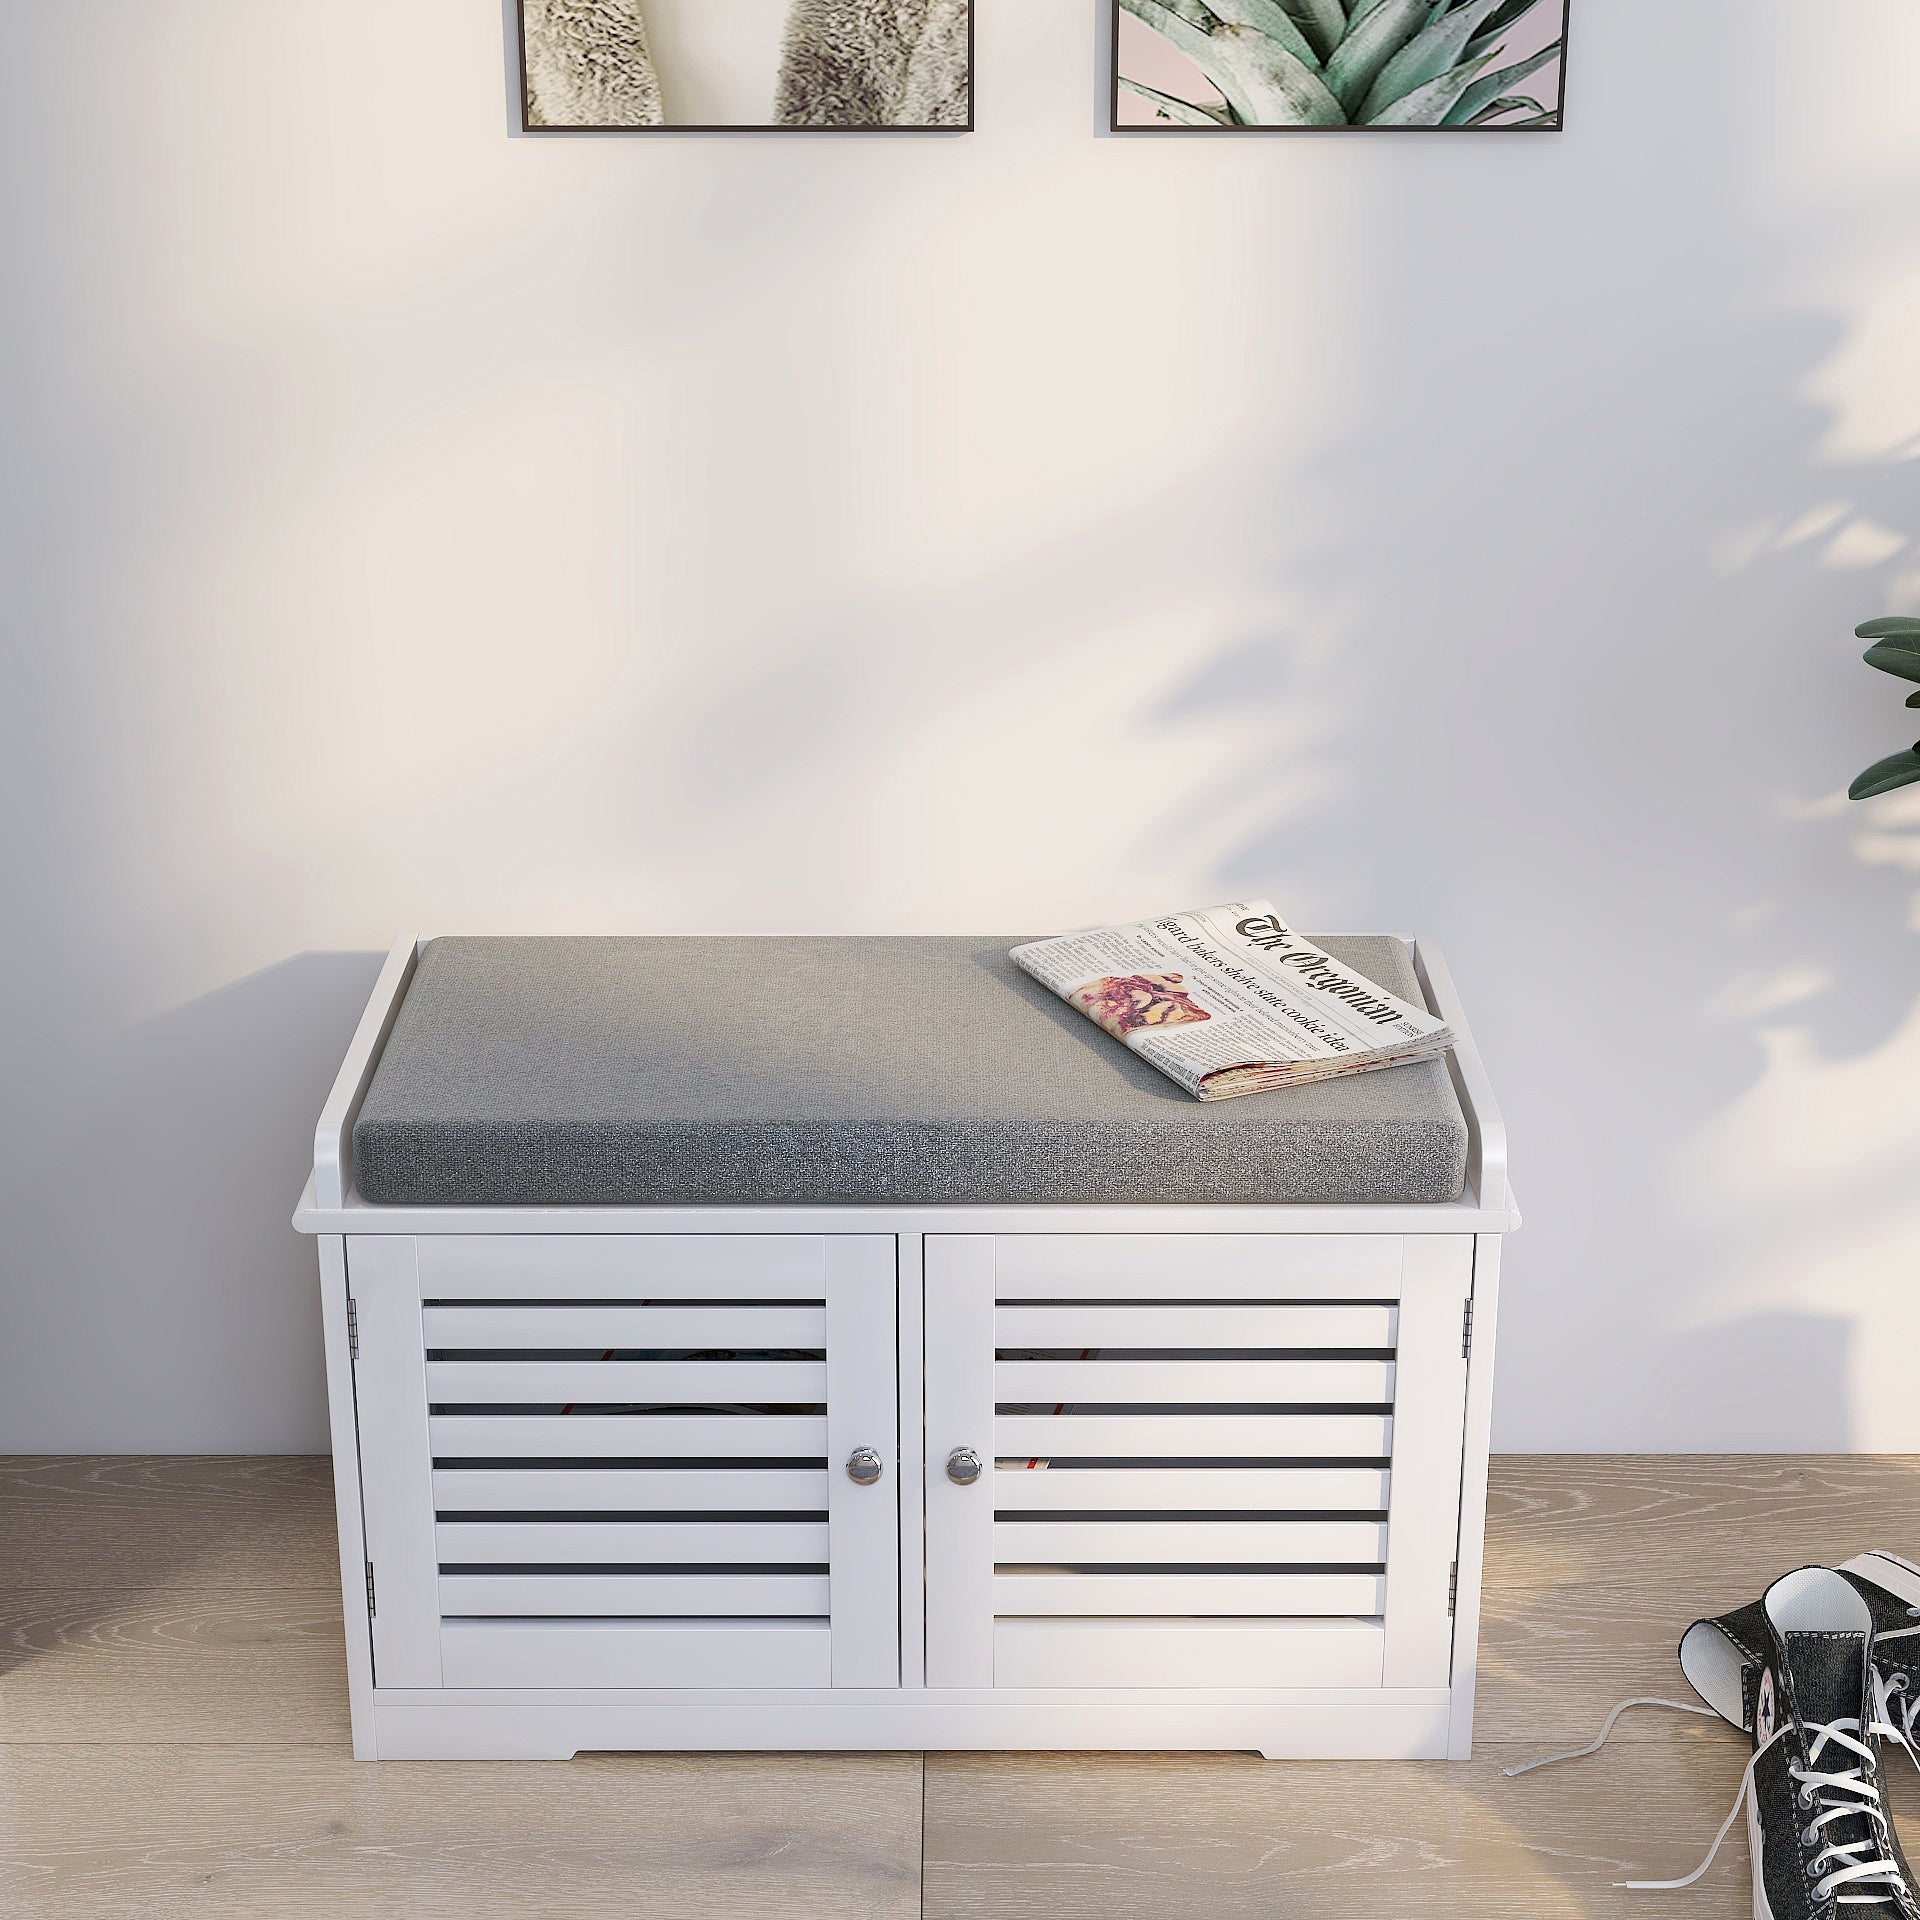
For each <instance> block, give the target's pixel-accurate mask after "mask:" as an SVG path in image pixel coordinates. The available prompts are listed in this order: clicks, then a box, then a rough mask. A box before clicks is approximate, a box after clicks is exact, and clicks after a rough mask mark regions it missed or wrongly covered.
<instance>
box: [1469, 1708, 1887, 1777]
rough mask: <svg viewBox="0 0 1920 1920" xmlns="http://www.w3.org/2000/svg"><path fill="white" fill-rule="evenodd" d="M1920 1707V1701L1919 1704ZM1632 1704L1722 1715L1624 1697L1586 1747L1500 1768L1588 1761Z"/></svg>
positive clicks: (1513, 1770) (1523, 1769)
mask: <svg viewBox="0 0 1920 1920" xmlns="http://www.w3.org/2000/svg"><path fill="white" fill-rule="evenodd" d="M1915 1705H1916V1707H1917V1708H1920V1702H1916V1703H1915ZM1629 1707H1671V1708H1672V1709H1673V1710H1674V1712H1675V1713H1698V1714H1703V1715H1704V1716H1705V1717H1706V1718H1707V1719H1709V1720H1718V1719H1719V1718H1720V1716H1719V1715H1718V1714H1717V1713H1715V1712H1714V1710H1713V1709H1712V1708H1711V1707H1696V1706H1694V1705H1693V1704H1692V1703H1691V1702H1689V1701H1686V1700H1656V1699H1654V1698H1652V1696H1651V1695H1648V1696H1644V1697H1642V1698H1640V1699H1637V1700H1622V1701H1621V1702H1620V1704H1619V1705H1618V1706H1617V1707H1615V1708H1614V1710H1613V1711H1612V1712H1611V1713H1610V1714H1608V1715H1607V1718H1606V1723H1605V1725H1603V1726H1602V1727H1601V1729H1600V1731H1599V1732H1598V1733H1597V1734H1595V1735H1594V1737H1593V1738H1592V1739H1591V1740H1590V1741H1589V1742H1588V1743H1587V1744H1586V1745H1585V1746H1584V1747H1575V1748H1574V1749H1573V1751H1572V1752H1571V1753H1543V1754H1542V1755H1541V1756H1540V1758H1539V1759H1538V1760H1522V1761H1521V1762H1520V1764H1519V1765H1518V1766H1517V1767H1502V1768H1501V1769H1500V1771H1501V1772H1502V1773H1504V1774H1505V1775H1506V1776H1507V1778H1508V1779H1509V1780H1511V1779H1513V1778H1515V1776H1516V1775H1519V1774H1522V1773H1531V1772H1532V1771H1533V1770H1534V1768H1535V1767H1557V1766H1558V1765H1559V1764H1560V1762H1561V1761H1562V1760H1584V1759H1585V1758H1586V1757H1587V1755H1588V1754H1590V1753H1598V1752H1599V1751H1600V1749H1601V1748H1602V1747H1604V1746H1605V1745H1606V1744H1607V1736H1608V1735H1609V1734H1610V1733H1611V1732H1612V1731H1613V1724H1614V1722H1615V1721H1616V1720H1618V1719H1619V1718H1620V1716H1621V1715H1622V1714H1623V1713H1625V1712H1626V1711H1627V1709H1628V1708H1629ZM1916 1764H1920V1762H1917V1763H1916Z"/></svg>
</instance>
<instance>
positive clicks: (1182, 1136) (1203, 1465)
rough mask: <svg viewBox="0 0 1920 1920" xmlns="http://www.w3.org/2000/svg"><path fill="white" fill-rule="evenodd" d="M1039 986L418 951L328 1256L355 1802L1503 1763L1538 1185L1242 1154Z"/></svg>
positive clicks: (1346, 1145) (1248, 1120) (1196, 1110)
mask: <svg viewBox="0 0 1920 1920" xmlns="http://www.w3.org/2000/svg"><path fill="white" fill-rule="evenodd" d="M1013 944H1014V938H1013V937H1011V936H1009V937H1006V938H996V939H978V940H932V939H928V940H909V939H896V940H851V939H850V940H784V939H783V940H700V941H672V940H653V939H603V940H561V939H553V940H537V939H522V940H490V939H449V940H434V941H428V942H421V943H416V942H414V941H412V940H403V941H402V942H400V943H399V944H398V945H397V946H396V947H395V948H394V950H393V952H392V954H391V955H390V956H389V958H388V961H387V963H386V966H385V968H384V970H383V972H382V973H381V976H380V980H379V983H378V985H377V987H376V988H375V991H374V996H373V999H372V1002H371V1003H370V1004H369V1006H368V1009H367V1012H366V1015H365V1018H364V1019H363V1020H362V1022H361V1025H360V1029H359V1031H358V1033H357V1034H356V1035H355V1037H354V1041H353V1046H352V1049H351V1051H350V1052H349V1054H348V1056H347V1060H346V1063H345V1065H344V1066H343V1067H342V1069H341V1073H340V1077H339V1080H338V1082H337V1083H336V1085H335V1087H334V1090H333V1094H332V1096H331V1098H330V1099H329V1101H328V1104H327V1108H326V1111H325V1114H324V1116H323V1117H322V1120H321V1122H320V1127H319V1130H318V1134H317V1136H316V1141H315V1154H314V1170H313V1178H312V1181H311V1183H310V1185H309V1187H308V1189H307V1192H306V1194H305V1195H304V1197H303V1198H302V1201H301V1204H300V1209H299V1212H298V1213H297V1215H296V1216H295V1224H296V1226H298V1227H299V1228H300V1229H301V1230H302V1231H303V1232H308V1233H312V1234H314V1235H315V1236H317V1240H318V1245H319V1249H320V1264H321V1280H322V1297H323V1305H324V1315H325V1326H326V1347H327V1371H328V1391H329V1403H330V1407H331V1414H332V1430H333V1448H334V1485H335V1496H336V1500H337V1504H338V1510H339V1526H340V1554H341V1565H342V1570H343V1577H344V1585H345V1591H346V1600H347V1647H348V1677H349V1684H350V1691H351V1697H352V1710H353V1736H354V1751H355V1753H356V1754H358V1755H359V1756H361V1757H362V1758H367V1759H373V1758H380V1759H442V1758H474V1759H508V1758H536V1757H546V1758H564V1757H567V1756H570V1755H572V1754H574V1753H576V1752H579V1751H581V1750H583V1749H703V1748H704V1749H714V1748H748V1747H751V1748H810V1749H825V1748H842V1749H847V1748H857V1749H869V1750H870V1749H876V1748H927V1747H931V1748H1015V1747H1045V1748H1064V1747H1082V1748H1174V1747H1219V1748H1242V1749H1252V1750H1255V1751H1258V1752H1260V1753H1263V1754H1266V1755H1267V1756H1269V1757H1270V1758H1283V1757H1284V1758H1372V1757H1378V1758H1442V1757H1447V1756H1452V1757H1456V1758H1457V1757H1463V1756H1465V1754H1466V1753H1467V1752H1468V1749H1469V1745H1470V1742H1471V1738H1472V1723H1473V1682H1474V1653H1475V1638H1476V1628H1477V1622H1478V1593H1479V1580H1480V1547H1481V1534H1482V1525H1483V1519H1484V1512H1485V1496H1486V1466H1487V1431H1488V1415H1489V1407H1490V1399H1491V1391H1492V1379H1491V1376H1492V1359H1493V1324H1494V1304H1495V1298H1496V1285H1497V1274H1498V1264H1499V1261H1498V1256H1499V1246H1500V1237H1501V1235H1503V1234H1504V1233H1506V1232H1508V1231H1509V1230H1511V1229H1512V1228H1513V1227H1515V1226H1517V1225H1518V1216H1517V1215H1516V1214H1515V1213H1514V1211H1513V1208H1512V1205H1511V1202H1510V1199H1509V1196H1508V1190H1507V1181H1506V1156H1505V1145H1504V1137H1503V1134H1502V1132H1501V1128H1500V1123H1499V1120H1498V1117H1497V1115H1496V1113H1495V1111H1494V1108H1493V1103H1492V1101H1491V1099H1490V1097H1489V1094H1488V1090H1487V1087H1486V1084H1485V1081H1484V1079H1483V1077H1482V1074H1481V1070H1480V1067H1479V1063H1478V1061H1477V1059H1476V1057H1475V1055H1474V1052H1473V1048H1472V1044H1471V1042H1470V1040H1469V1039H1468V1038H1467V1033H1466V1026H1465V1022H1464V1019H1463V1016H1462V1013H1461V1010H1460V1007H1459V1005H1458V1004H1457V1002H1456V1001H1455V999H1454V995H1453V990H1452V987H1451V985H1450V983H1449V981H1448V979H1447V976H1446V973H1445V970H1444V968H1443V967H1442V966H1441V964H1440V962H1439V960H1438V958H1437V956H1436V955H1435V954H1434V953H1433V952H1432V951H1431V950H1430V949H1424V948H1421V947H1418V946H1414V945H1409V944H1408V943H1404V942H1400V941H1395V940H1390V939H1387V938H1385V937H1383V936H1352V937H1349V938H1346V939H1341V938H1336V937H1332V936H1328V937H1326V938H1325V939H1324V941H1323V944H1324V945H1326V946H1327V947H1328V948H1329V950H1331V951H1332V952H1334V953H1335V954H1336V955H1337V956H1339V957H1341V958H1344V959H1346V960H1348V961H1349V962H1350V963H1352V964H1354V965H1356V966H1357V967H1359V968H1360V969H1361V970H1362V971H1364V972H1366V973H1368V974H1370V975H1371V976H1372V977H1374V978H1376V979H1378V980H1380V981H1381V983H1382V984H1384V985H1386V986H1389V987H1391V988H1392V989H1393V990H1394V991H1396V992H1400V993H1402V994H1404V995H1405V997H1407V998H1410V999H1415V1000H1424V1002H1425V1003H1426V1004H1427V1005H1429V1006H1430V1007H1432V1008H1433V1010H1434V1011H1435V1012H1437V1013H1439V1014H1441V1015H1443V1016H1444V1017H1445V1018H1446V1019H1447V1020H1448V1021H1449V1022H1450V1023H1451V1025H1452V1026H1453V1028H1454V1030H1455V1032H1456V1033H1457V1034H1458V1035H1459V1036H1460V1043H1459V1045H1458V1046H1457V1047H1456V1049H1455V1050H1454V1052H1453V1054H1452V1055H1451V1056H1450V1058H1449V1060H1448V1062H1447V1063H1446V1065H1445V1066H1444V1067H1442V1066H1440V1065H1438V1064H1435V1065H1430V1066H1426V1067H1407V1068H1397V1069H1393V1070H1391V1071H1388V1072H1382V1073H1373V1074H1366V1075H1361V1076H1357V1077H1355V1078H1353V1079H1350V1080H1346V1081H1340V1082H1330V1083H1322V1084H1319V1085H1315V1086H1309V1087H1303V1088H1296V1089H1291V1090H1288V1091H1285V1092H1278V1093H1270V1094H1263V1095H1255V1096H1252V1097H1249V1098H1246V1099H1241V1100H1233V1101H1225V1102H1220V1103H1211V1104H1206V1105H1202V1104H1200V1103H1198V1102H1195V1101H1191V1100H1189V1099H1188V1098H1187V1097H1186V1096H1185V1095H1184V1094H1181V1093H1179V1092H1178V1090H1177V1089H1175V1088H1173V1087H1171V1086H1169V1085H1167V1084H1166V1083H1165V1082H1163V1081H1161V1080H1160V1078H1159V1076H1158V1075H1156V1074H1154V1073H1153V1071H1152V1070H1151V1069H1150V1068H1147V1067H1145V1066H1143V1065H1142V1064H1141V1063H1140V1062H1139V1061H1138V1060H1136V1059H1135V1058H1134V1057H1133V1056H1132V1055H1130V1054H1128V1053H1126V1052H1125V1051H1124V1050H1123V1049H1121V1048H1120V1047H1118V1046H1116V1045H1115V1044H1114V1043H1113V1042H1111V1041H1110V1040H1108V1039H1107V1038H1106V1037H1105V1036H1104V1035H1103V1034H1101V1033H1100V1032H1099V1031H1098V1030H1097V1029H1095V1028H1094V1027H1093V1026H1092V1025H1091V1024H1090V1023H1088V1022H1086V1021H1084V1020H1082V1019H1081V1018H1080V1017H1079V1016H1078V1015H1077V1014H1075V1013H1073V1012H1072V1011H1071V1010H1069V1009H1067V1008H1065V1007H1064V1006H1062V1005H1061V1004H1060V1003H1058V1002H1057V1001H1054V1000H1053V999H1052V998H1051V997H1050V996H1048V995H1047V994H1045V993H1044V992H1043V991H1042V990H1041V989H1040V988H1038V987H1037V986H1035V985H1034V983H1032V982H1031V981H1029V980H1027V979H1026V978H1025V976H1023V975H1021V974H1019V973H1018V972H1017V971H1016V970H1015V969H1013V968H1012V967H1011V965H1010V964H1009V963H1008V962H1007V961H1006V959H1005V954H1006V950H1007V948H1008V947H1009V946H1011V945H1013Z"/></svg>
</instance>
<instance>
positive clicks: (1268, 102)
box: [1120, 0, 1346, 127]
mask: <svg viewBox="0 0 1920 1920" xmlns="http://www.w3.org/2000/svg"><path fill="white" fill-rule="evenodd" d="M1120 4H1121V5H1122V6H1123V7H1125V8H1126V10H1127V11H1128V12H1129V13H1131V14H1133V15H1134V16H1135V17H1136V18H1137V19H1141V20H1144V21H1145V22H1146V23H1147V25H1148V26H1150V27H1152V28H1153V29H1154V31H1155V32H1156V33H1158V34H1159V35H1160V37H1161V38H1162V39H1163V40H1165V41H1166V42H1167V43H1168V44H1169V45H1170V46H1173V47H1177V48H1178V49H1179V50H1180V51H1181V52H1182V53H1184V54H1185V55H1186V56H1187V58H1188V59H1189V60H1191V61H1192V62H1193V63H1194V65H1195V66H1197V67H1198V68H1199V69H1200V71H1201V72H1202V73H1204V74H1205V75H1206V76H1207V78H1208V79H1209V80H1211V81H1212V82H1213V84H1214V85H1215V86H1216V87H1218V88H1219V89H1220V93H1221V96H1222V98H1224V99H1225V101H1226V103H1227V105H1228V106H1230V107H1231V108H1232V109H1233V116H1234V118H1235V119H1236V120H1238V121H1239V122H1240V123H1241V124H1242V125H1244V126H1255V127H1339V126H1344V125H1345V124H1346V115H1345V114H1344V113H1343V112H1342V111H1341V108H1340V103H1339V101H1338V100H1336V99H1335V98H1334V97H1333V95H1332V94H1331V93H1329V92H1328V91H1327V89H1326V87H1325V86H1324V85H1323V84H1322V82H1321V79H1320V76H1319V75H1318V74H1317V73H1315V72H1314V71H1313V69H1312V68H1311V67H1309V66H1307V65H1306V64H1305V63H1304V62H1303V61H1301V60H1298V59H1296V58H1295V57H1294V56H1293V55H1292V54H1290V53H1289V52H1287V50H1286V49H1285V48H1284V47H1282V46H1279V45H1277V44H1276V43H1275V42H1274V41H1271V40H1268V39H1265V38H1263V37H1262V36H1261V35H1259V34H1257V33H1253V32H1250V31H1249V30H1248V29H1247V28H1245V27H1237V26H1230V25H1228V24H1226V23H1224V22H1220V21H1218V20H1217V18H1216V23H1215V25H1214V27H1213V28H1212V29H1211V30H1209V31H1206V32H1202V31H1201V30H1200V29H1199V28H1197V27H1195V26H1194V25H1193V24H1192V22H1191V20H1189V19H1187V18H1184V17H1183V16H1182V15H1180V14H1177V13H1174V12H1173V11H1171V6H1170V5H1169V0H1120ZM1171 4H1172V5H1180V6H1186V5H1189V4H1191V0H1171Z"/></svg>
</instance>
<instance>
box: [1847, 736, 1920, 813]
mask: <svg viewBox="0 0 1920 1920" xmlns="http://www.w3.org/2000/svg"><path fill="white" fill-rule="evenodd" d="M1916 780H1920V748H1915V747H1902V748H1901V750H1900V751H1899V752H1898V753H1890V754H1888V755H1887V757H1886V758H1885V759H1884V760H1876V761H1875V762H1874V763H1873V765H1872V766H1870V767H1869V768H1868V769H1867V770H1866V772H1865V773H1863V774H1861V775H1860V777H1859V778H1858V779H1857V780H1855V781H1854V783H1853V785H1852V786H1850V787H1849V788H1848V789H1847V798H1848V799H1849V800H1871V799H1872V798H1873V796H1874V795H1875V794H1876V793H1891V792H1892V791H1893V790H1894V788H1895V787H1910V786H1912V784H1913V783H1914V782H1915V781H1916Z"/></svg>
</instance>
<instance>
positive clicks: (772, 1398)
mask: <svg viewBox="0 0 1920 1920" xmlns="http://www.w3.org/2000/svg"><path fill="white" fill-rule="evenodd" d="M826 1397H827V1369H826V1363H825V1362H824V1361H818V1360H712V1361H708V1360H432V1361H429V1362H428V1363H427V1398H428V1400H429V1401H431V1402H432V1403H433V1405H435V1406H476V1405H488V1404H490V1405H494V1406H543V1405H544V1406H552V1405H557V1404H559V1403H561V1402H563V1401H573V1402H576V1403H578V1404H579V1405H581V1406H607V1405H612V1404H621V1403H625V1402H634V1403H636V1404H642V1403H652V1404H655V1405H665V1406H705V1405H711V1404H714V1403H717V1402H741V1403H763V1404H774V1405H787V1406H806V1405H818V1404H819V1403H820V1402H822V1401H824V1400H825V1399H826Z"/></svg>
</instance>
